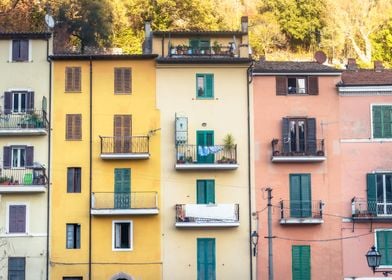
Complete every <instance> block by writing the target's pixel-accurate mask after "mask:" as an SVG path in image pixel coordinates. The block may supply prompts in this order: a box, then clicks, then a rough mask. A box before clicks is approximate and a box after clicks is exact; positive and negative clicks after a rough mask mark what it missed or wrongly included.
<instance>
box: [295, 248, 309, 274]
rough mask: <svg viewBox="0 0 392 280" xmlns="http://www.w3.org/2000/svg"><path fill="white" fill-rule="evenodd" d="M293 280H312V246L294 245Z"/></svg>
mask: <svg viewBox="0 0 392 280" xmlns="http://www.w3.org/2000/svg"><path fill="white" fill-rule="evenodd" d="M291 253H292V254H291V267H292V273H293V278H292V279H293V280H310V246H309V245H293V246H292V252H291Z"/></svg>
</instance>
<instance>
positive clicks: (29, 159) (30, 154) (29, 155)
mask: <svg viewBox="0 0 392 280" xmlns="http://www.w3.org/2000/svg"><path fill="white" fill-rule="evenodd" d="M33 166H34V147H33V146H26V167H33Z"/></svg>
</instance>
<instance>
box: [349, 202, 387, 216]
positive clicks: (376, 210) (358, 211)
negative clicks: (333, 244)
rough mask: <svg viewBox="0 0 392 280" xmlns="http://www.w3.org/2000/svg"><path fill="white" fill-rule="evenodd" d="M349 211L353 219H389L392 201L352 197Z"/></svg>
mask: <svg viewBox="0 0 392 280" xmlns="http://www.w3.org/2000/svg"><path fill="white" fill-rule="evenodd" d="M351 210H352V217H353V218H354V219H371V218H381V219H383V218H384V219H385V218H388V219H391V218H392V201H390V200H387V201H378V200H366V199H362V198H357V197H354V198H353V199H352V200H351Z"/></svg>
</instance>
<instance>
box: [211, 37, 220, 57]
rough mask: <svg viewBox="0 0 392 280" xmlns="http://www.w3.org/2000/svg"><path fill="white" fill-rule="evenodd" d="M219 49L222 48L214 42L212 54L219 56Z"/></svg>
mask: <svg viewBox="0 0 392 280" xmlns="http://www.w3.org/2000/svg"><path fill="white" fill-rule="evenodd" d="M221 48H222V45H221V44H219V43H218V41H216V40H215V41H214V43H213V47H212V50H213V51H214V54H220V51H221Z"/></svg>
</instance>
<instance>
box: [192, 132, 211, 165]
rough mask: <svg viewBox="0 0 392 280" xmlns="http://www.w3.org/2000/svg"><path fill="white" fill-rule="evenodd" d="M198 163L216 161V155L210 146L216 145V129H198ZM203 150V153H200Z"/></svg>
mask: <svg viewBox="0 0 392 280" xmlns="http://www.w3.org/2000/svg"><path fill="white" fill-rule="evenodd" d="M196 146H197V147H196V148H197V163H214V161H215V155H214V154H213V153H209V151H208V147H210V146H214V131H212V130H198V131H196ZM201 149H203V150H201ZM200 152H202V153H200Z"/></svg>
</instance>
